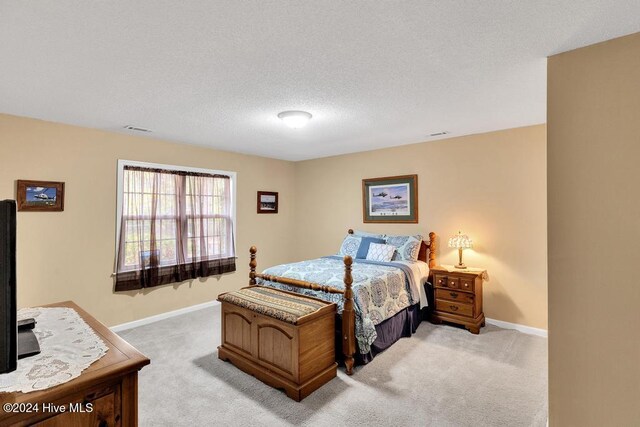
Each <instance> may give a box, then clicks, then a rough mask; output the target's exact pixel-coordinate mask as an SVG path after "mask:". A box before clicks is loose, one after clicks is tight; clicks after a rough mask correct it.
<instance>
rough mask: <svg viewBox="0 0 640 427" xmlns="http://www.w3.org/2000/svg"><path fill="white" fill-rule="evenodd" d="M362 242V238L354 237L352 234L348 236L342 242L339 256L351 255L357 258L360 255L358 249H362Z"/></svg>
mask: <svg viewBox="0 0 640 427" xmlns="http://www.w3.org/2000/svg"><path fill="white" fill-rule="evenodd" d="M361 241H362V237H356V236H352V235H351V234H349V235H347V237H345V238H344V240H343V241H342V245H341V246H340V251H339V252H338V255H340V256H346V255H349V256H350V257H351V258H355V257H356V255H357V254H358V248H359V247H360V242H361Z"/></svg>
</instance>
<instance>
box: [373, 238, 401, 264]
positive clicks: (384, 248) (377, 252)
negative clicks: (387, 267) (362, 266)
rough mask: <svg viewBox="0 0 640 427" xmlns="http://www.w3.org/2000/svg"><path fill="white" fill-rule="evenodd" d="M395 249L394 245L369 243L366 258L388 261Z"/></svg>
mask: <svg viewBox="0 0 640 427" xmlns="http://www.w3.org/2000/svg"><path fill="white" fill-rule="evenodd" d="M395 251H396V247H395V246H392V245H385V244H381V243H371V245H369V252H368V253H367V259H368V260H369V261H379V262H389V261H391V258H393V253H394V252H395Z"/></svg>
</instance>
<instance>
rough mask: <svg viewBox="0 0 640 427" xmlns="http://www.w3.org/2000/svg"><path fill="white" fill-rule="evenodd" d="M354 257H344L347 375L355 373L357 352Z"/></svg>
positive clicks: (343, 317)
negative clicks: (352, 270) (354, 306)
mask: <svg viewBox="0 0 640 427" xmlns="http://www.w3.org/2000/svg"><path fill="white" fill-rule="evenodd" d="M351 264H353V259H351V257H350V256H349V255H347V256H345V257H344V308H343V310H342V353H343V354H344V364H345V366H346V367H347V375H353V363H354V360H353V355H354V354H355V352H356V343H355V333H356V331H355V326H356V324H355V323H356V313H355V311H354V309H353V289H351V284H352V283H353V277H352V276H351Z"/></svg>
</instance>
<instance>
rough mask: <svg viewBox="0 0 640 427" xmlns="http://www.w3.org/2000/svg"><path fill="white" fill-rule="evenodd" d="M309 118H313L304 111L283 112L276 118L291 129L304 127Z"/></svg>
mask: <svg viewBox="0 0 640 427" xmlns="http://www.w3.org/2000/svg"><path fill="white" fill-rule="evenodd" d="M311 117H313V116H312V115H311V114H309V113H307V112H306V111H283V112H282V113H280V114H278V118H279V119H281V120H282V121H283V122H284V124H285V125H287V126H289V127H290V128H292V129H300V128H302V127H305V126H306V125H307V123H309V120H311Z"/></svg>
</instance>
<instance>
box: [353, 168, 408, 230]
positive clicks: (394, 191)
mask: <svg viewBox="0 0 640 427" xmlns="http://www.w3.org/2000/svg"><path fill="white" fill-rule="evenodd" d="M362 210H363V212H362V221H363V222H380V223H398V222H406V223H417V222H418V175H402V176H388V177H384V178H370V179H363V180H362Z"/></svg>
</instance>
